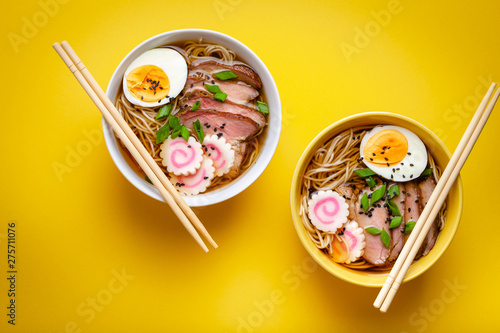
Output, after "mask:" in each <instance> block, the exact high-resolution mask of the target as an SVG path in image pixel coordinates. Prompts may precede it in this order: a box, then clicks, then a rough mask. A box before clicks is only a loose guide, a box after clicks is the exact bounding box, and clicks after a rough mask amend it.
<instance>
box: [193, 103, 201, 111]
mask: <svg viewBox="0 0 500 333" xmlns="http://www.w3.org/2000/svg"><path fill="white" fill-rule="evenodd" d="M200 104H201V102H200V101H196V102H194V104H193V106H192V107H191V111H196V110H198V108H199V107H200Z"/></svg>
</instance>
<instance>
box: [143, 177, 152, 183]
mask: <svg viewBox="0 0 500 333" xmlns="http://www.w3.org/2000/svg"><path fill="white" fill-rule="evenodd" d="M144 180H145V181H147V182H148V183H150V184H153V182H152V181H151V179H149V177H148V176H146V177H144Z"/></svg>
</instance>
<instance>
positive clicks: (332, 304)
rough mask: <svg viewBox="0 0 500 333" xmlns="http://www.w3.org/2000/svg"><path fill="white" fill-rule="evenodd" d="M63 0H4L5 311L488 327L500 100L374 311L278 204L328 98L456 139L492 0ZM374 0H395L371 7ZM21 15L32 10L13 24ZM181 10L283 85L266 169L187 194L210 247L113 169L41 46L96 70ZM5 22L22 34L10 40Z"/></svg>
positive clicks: (490, 37)
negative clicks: (320, 262)
mask: <svg viewBox="0 0 500 333" xmlns="http://www.w3.org/2000/svg"><path fill="white" fill-rule="evenodd" d="M46 2H49V3H50V2H51V1H48V0H47V1H45V0H42V3H46ZM66 2H67V3H65V4H60V5H59V6H58V8H56V7H50V8H49V12H50V14H52V15H51V16H48V15H46V14H43V9H42V6H43V5H40V3H39V2H38V1H33V0H30V1H22V2H21V1H10V2H8V3H7V4H6V3H4V4H3V6H2V20H1V23H0V24H1V32H0V35H1V39H0V43H1V49H2V53H1V66H2V67H1V68H2V75H1V77H2V79H1V80H0V87H1V96H2V116H1V119H2V124H1V130H0V133H1V134H0V135H1V141H0V149H1V150H0V151H1V152H2V159H1V171H2V172H1V173H0V189H1V192H0V193H1V194H0V196H1V197H0V214H1V216H0V241H1V244H0V268H1V272H0V294H1V295H2V297H0V309H1V310H0V315H1V316H0V318H1V320H0V331H2V332H71V331H74V332H167V331H171V332H184V331H186V332H188V331H191V332H306V331H307V332H309V331H335V332H361V331H382V330H383V331H385V332H424V331H426V332H438V331H446V332H471V331H483V332H485V331H498V330H500V323H499V321H498V315H497V313H498V309H497V307H498V305H499V301H498V299H500V288H499V287H498V283H497V280H498V273H499V269H498V268H497V265H496V258H497V254H498V244H499V241H498V230H497V229H498V228H497V227H496V224H497V221H498V218H497V217H498V205H497V202H496V201H497V197H498V190H497V188H498V185H497V183H498V173H499V167H498V163H500V158H499V157H498V156H499V155H498V142H499V140H500V135H499V131H498V128H499V126H500V114H499V113H500V111H499V110H497V112H495V113H494V114H493V115H492V116H491V118H490V121H489V122H488V124H487V126H486V128H485V130H484V131H483V134H482V135H481V137H480V139H479V141H478V142H477V144H476V148H475V149H474V151H473V153H472V154H471V156H470V158H469V160H468V162H467V164H466V166H465V169H464V170H463V172H462V179H463V182H464V193H465V198H464V199H465V200H464V207H463V218H462V222H461V226H460V228H459V231H458V233H457V235H456V237H455V240H454V241H453V243H452V244H451V246H450V248H449V249H448V250H447V252H446V253H445V254H444V255H443V256H442V257H441V259H440V260H439V261H438V262H437V263H436V264H435V265H434V266H433V267H432V268H431V269H430V270H429V271H427V272H426V273H425V274H424V275H422V276H421V277H419V278H417V279H416V280H414V281H412V282H410V283H407V284H405V285H404V286H403V287H402V288H401V290H400V292H399V293H398V295H397V296H396V300H395V302H394V303H393V304H392V307H391V308H390V310H389V313H387V314H381V313H379V312H378V311H377V310H375V309H374V308H373V307H372V303H373V301H374V299H375V297H376V295H377V293H378V289H368V288H363V287H358V286H354V285H350V284H348V283H345V282H343V281H341V280H339V279H337V278H335V277H333V276H331V275H329V274H328V273H326V272H325V271H324V270H323V269H321V268H319V267H318V266H317V265H315V264H313V263H312V262H311V260H310V259H309V256H308V254H307V253H306V252H305V250H304V249H303V247H302V245H301V243H300V242H299V239H298V237H297V235H296V233H295V230H294V228H293V225H292V221H291V215H290V207H289V188H290V182H291V177H292V173H293V170H294V167H295V164H296V162H297V161H298V159H299V157H300V155H301V153H302V151H303V149H304V148H305V147H306V146H307V144H308V142H309V141H310V140H311V139H312V138H313V137H314V136H316V134H317V133H318V132H319V131H320V130H322V129H323V128H325V127H326V126H327V125H329V124H330V123H332V122H334V121H336V120H338V119H341V118H342V117H345V116H348V115H351V114H354V113H358V112H364V111H371V110H383V111H391V112H396V113H399V114H403V115H406V116H409V117H412V118H414V119H416V120H417V121H419V122H421V123H422V124H424V125H425V126H427V127H429V128H430V129H431V130H433V131H435V132H436V133H438V134H439V136H440V137H441V138H442V139H443V141H444V142H445V143H446V145H447V146H448V147H449V148H450V150H453V149H454V148H455V146H456V144H457V143H458V141H459V139H460V137H461V135H462V133H463V131H464V130H465V128H466V126H467V124H468V122H469V119H470V118H471V115H472V110H475V108H476V106H477V105H478V103H479V101H478V99H477V97H475V95H476V94H478V96H479V95H483V94H484V92H485V90H486V88H485V86H486V85H488V84H489V82H491V81H492V80H499V79H500V43H499V42H498V36H499V35H498V19H499V14H498V13H499V11H500V3H499V2H498V1H492V0H491V1H440V2H437V1H423V0H422V1H416V0H415V1H410V0H401V1H400V2H399V5H397V6H395V5H394V3H393V2H392V1H388V0H387V1H386V0H384V1H353V2H351V1H309V2H307V3H306V2H304V1H282V2H277V1H276V2H274V1H269V0H266V1H250V0H208V1H207V0H205V1H195V0H191V1H175V2H174V1H148V0H144V1H83V0H70V1H67V0H66ZM393 7H395V8H393ZM389 9H392V10H393V11H394V12H395V13H392V14H391V16H390V18H389V17H388V16H385V17H384V16H382V18H383V19H384V20H385V21H383V22H382V23H383V25H382V24H380V23H377V21H376V19H375V18H376V17H378V18H379V20H380V12H381V11H387V10H389ZM377 13H378V14H377ZM44 15H45V16H44ZM44 17H45V18H46V20H44ZM34 20H37V21H36V22H37V23H38V24H39V27H38V28H36V29H37V30H36V31H34V30H31V31H26V28H23V27H24V26H25V25H26V24H28V23H26V22H32V23H33V21H34ZM179 28H206V29H212V30H217V31H220V32H223V33H226V34H228V35H230V36H233V37H235V38H237V39H238V40H240V41H241V42H243V43H245V44H246V45H248V46H249V47H250V48H251V49H252V50H253V51H255V52H256V53H257V54H258V55H259V56H260V57H261V59H262V60H263V61H264V63H265V64H266V65H267V66H268V68H269V70H270V71H271V73H272V74H273V76H274V78H275V80H276V83H277V85H278V89H279V91H280V94H281V99H282V103H283V128H282V134H281V138H280V142H279V145H278V148H277V150H276V153H275V155H274V157H273V159H272V161H271V163H270V165H269V167H268V168H267V169H266V170H265V172H264V173H263V175H262V176H261V177H260V178H259V179H258V180H257V181H256V182H255V183H254V184H253V185H252V186H250V188H248V189H247V190H246V191H244V192H243V193H241V194H240V195H238V196H237V197H235V198H233V199H230V200H228V201H226V202H224V203H221V204H217V205H214V206H211V207H205V208H198V209H195V212H196V213H197V214H198V215H199V217H200V218H201V220H202V221H203V222H204V224H205V226H206V227H207V229H208V230H209V231H210V233H211V234H212V236H213V237H214V239H215V240H216V241H217V242H218V244H219V245H220V247H219V249H217V250H212V251H210V252H209V253H208V254H205V253H203V251H201V250H200V248H199V247H198V246H197V245H196V243H195V242H194V241H193V239H191V238H190V236H189V235H188V233H187V232H186V231H185V229H184V228H183V227H182V226H181V224H180V223H179V222H178V220H177V219H176V218H175V216H174V215H173V213H172V212H171V210H170V209H169V207H167V206H166V205H165V204H162V203H160V202H158V201H155V200H153V199H151V198H149V197H147V196H146V195H144V194H142V193H141V192H139V191H138V190H137V189H135V188H134V187H133V186H132V185H131V184H130V183H129V182H128V181H127V180H126V179H125V178H124V177H123V176H122V175H121V174H120V173H119V171H118V169H117V168H116V167H115V165H114V164H113V162H112V160H111V158H110V156H109V154H108V152H107V149H106V146H105V144H104V142H103V141H102V138H101V137H100V138H101V139H100V140H98V141H97V142H95V143H91V144H90V146H89V143H88V142H89V141H88V139H87V138H86V136H85V131H88V132H96V131H99V133H101V116H100V114H99V112H98V111H97V109H96V108H95V107H94V105H93V104H92V103H91V101H90V99H89V98H88V97H87V95H86V94H85V93H84V92H83V90H82V89H81V88H80V86H79V85H78V83H77V82H76V80H75V79H74V77H73V76H72V75H71V74H70V72H69V71H68V70H67V68H66V67H65V66H64V64H63V63H62V61H61V60H60V59H59V57H58V56H57V54H56V53H55V52H54V50H53V49H52V46H51V45H52V43H54V42H56V41H62V40H65V39H66V40H68V41H69V42H70V43H71V45H72V46H73V48H74V49H75V50H76V51H77V52H78V54H79V55H80V57H81V58H82V60H83V61H84V62H85V64H86V65H87V68H89V70H90V71H91V72H92V73H93V74H94V76H95V77H96V79H97V81H98V82H99V83H100V84H101V86H102V87H106V85H107V83H108V80H109V78H110V77H111V75H112V73H113V71H114V69H115V67H116V66H117V65H118V63H119V62H120V60H121V59H122V58H123V57H124V56H125V55H126V54H127V53H128V52H129V51H130V50H131V49H132V48H133V47H134V46H136V45H137V44H139V43H140V42H142V41H143V40H145V39H147V38H149V37H151V36H153V35H156V34H158V33H161V32H164V31H168V30H173V29H179ZM23 29H24V31H23ZM367 29H368V33H369V35H366V36H367V37H364V38H363V36H362V34H366V33H367V32H366V30H367ZM23 33H24V37H23ZM14 34H15V35H17V36H18V38H20V37H22V38H25V40H23V42H21V44H19V45H13V44H12V43H11V41H9V38H13V37H12V36H14ZM19 36H20V37H19ZM26 36H28V37H26ZM342 47H343V48H344V49H346V48H349V49H350V50H351V51H352V52H353V53H352V54H346V53H345V52H343V51H342ZM16 51H17V52H16ZM497 108H498V107H497ZM85 145H86V146H85ZM84 146H85V147H86V148H87V150H82V149H84V148H85V147H84ZM82 147H83V148H82ZM76 149H80V150H82V151H85V156H82V157H81V160H78V161H73V163H72V165H73V166H72V167H69V169H70V170H71V172H69V171H67V172H65V173H63V174H62V175H61V174H59V178H58V174H57V173H56V171H55V169H54V163H56V164H57V163H60V164H67V162H66V159H67V157H68V154H69V151H71V150H76ZM9 221H15V222H16V232H17V260H18V261H17V267H16V268H17V270H18V274H17V298H16V302H17V318H16V326H15V327H13V326H12V325H8V324H7V319H8V317H7V316H6V314H7V309H6V307H7V305H8V303H7V302H8V298H7V289H8V285H7V280H6V277H7V273H6V270H7V267H6V264H7V262H6V259H7V255H6V250H7V249H6V244H7V223H8V222H9ZM123 272H125V273H126V275H127V276H128V278H126V279H125V280H124V281H122V282H120V280H117V279H116V275H119V274H122V273H123ZM452 285H455V287H450V286H452ZM93 300H97V301H96V302H97V305H96V308H95V309H94V308H93V307H92V305H91V304H92V302H93Z"/></svg>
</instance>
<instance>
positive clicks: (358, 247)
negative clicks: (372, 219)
mask: <svg viewBox="0 0 500 333" xmlns="http://www.w3.org/2000/svg"><path fill="white" fill-rule="evenodd" d="M330 246H331V247H332V259H333V260H334V261H336V262H341V263H346V264H350V263H351V262H353V261H356V260H358V259H359V258H361V256H362V255H363V253H364V250H365V246H366V243H365V234H364V232H363V228H360V227H359V225H358V222H356V221H349V222H347V223H346V224H345V225H344V227H343V228H342V229H341V230H340V231H339V232H337V235H336V236H335V237H334V238H333V241H332V243H331V245H330Z"/></svg>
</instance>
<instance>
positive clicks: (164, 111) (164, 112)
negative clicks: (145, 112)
mask: <svg viewBox="0 0 500 333" xmlns="http://www.w3.org/2000/svg"><path fill="white" fill-rule="evenodd" d="M171 111H172V104H165V105H163V106H162V107H161V109H160V111H158V114H157V115H156V118H155V119H156V120H159V119H163V118H166V117H168V115H169V114H170V112H171Z"/></svg>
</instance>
